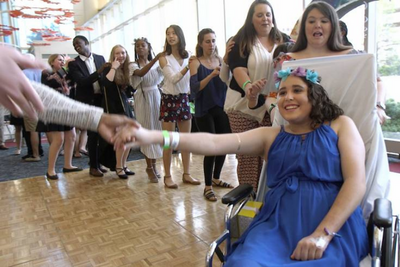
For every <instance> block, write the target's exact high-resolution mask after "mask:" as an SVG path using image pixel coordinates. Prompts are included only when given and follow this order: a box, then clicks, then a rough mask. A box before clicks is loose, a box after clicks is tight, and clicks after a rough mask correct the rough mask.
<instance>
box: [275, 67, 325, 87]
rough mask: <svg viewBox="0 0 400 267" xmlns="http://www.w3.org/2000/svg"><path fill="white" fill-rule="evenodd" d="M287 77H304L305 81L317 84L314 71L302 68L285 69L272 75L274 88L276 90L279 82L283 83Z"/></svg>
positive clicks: (317, 80)
mask: <svg viewBox="0 0 400 267" xmlns="http://www.w3.org/2000/svg"><path fill="white" fill-rule="evenodd" d="M289 76H297V77H305V78H306V80H308V81H310V82H312V83H316V84H318V82H319V78H318V72H316V71H314V70H309V69H306V68H303V67H297V68H295V69H291V68H287V69H285V70H280V71H276V72H275V73H274V80H275V86H276V88H277V89H278V88H279V85H280V84H281V81H285V80H286V79H287V77H289Z"/></svg>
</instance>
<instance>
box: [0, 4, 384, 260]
mask: <svg viewBox="0 0 400 267" xmlns="http://www.w3.org/2000/svg"><path fill="white" fill-rule="evenodd" d="M215 38H216V35H215V33H214V32H213V31H212V30H211V29H203V30H202V31H200V33H199V35H198V43H197V47H196V55H195V56H192V55H190V54H189V52H188V51H187V50H186V49H185V38H184V34H183V31H182V29H181V28H180V27H179V26H177V25H171V26H170V27H168V28H167V30H166V41H165V51H163V52H162V53H160V54H157V55H155V54H154V53H153V51H152V48H151V44H150V43H149V42H148V40H147V39H146V38H139V39H135V62H134V63H133V64H131V62H130V60H129V56H128V53H127V50H126V49H125V48H123V47H122V46H120V45H117V46H115V47H114V48H113V49H112V51H111V55H110V59H109V62H108V63H106V62H105V60H104V58H102V57H101V56H98V55H95V54H93V53H91V52H90V50H89V42H88V41H87V40H86V39H85V38H84V37H82V36H77V37H75V39H74V41H73V44H74V47H75V50H76V51H77V52H78V53H79V56H78V57H77V58H76V59H75V61H72V62H70V63H69V64H68V67H69V70H68V71H69V75H71V77H72V80H73V81H74V82H75V83H76V89H77V90H76V92H77V100H80V101H82V100H83V99H87V102H86V103H87V104H90V105H95V106H98V107H101V108H102V109H103V111H104V112H106V114H103V113H102V111H101V110H100V109H99V108H94V107H89V106H85V105H83V104H80V103H75V102H72V101H71V100H66V99H65V98H61V99H59V98H60V97H59V96H55V95H54V94H51V95H52V96H53V98H57V101H60V103H63V104H59V105H60V106H66V107H71V106H76V110H82V111H83V110H85V112H87V113H88V114H89V115H88V116H89V117H88V119H86V118H82V117H78V116H74V115H75V114H74V113H73V112H72V111H71V110H69V111H68V110H63V109H60V108H59V109H58V112H60V113H65V114H68V113H72V114H70V115H69V116H68V115H66V116H65V117H62V118H60V116H57V117H56V118H55V117H54V116H53V117H52V116H51V115H49V113H50V112H49V110H50V109H51V105H53V104H51V100H46V101H48V102H47V103H46V106H45V107H43V105H42V104H41V102H40V100H39V98H38V96H37V94H35V93H34V92H33V90H31V89H32V88H31V86H30V85H29V84H28V83H27V82H26V81H25V80H23V79H22V80H21V81H19V83H18V84H17V85H15V84H12V83H10V82H9V81H8V80H7V77H3V76H2V80H3V79H5V80H7V82H5V83H3V84H2V85H1V88H0V89H1V90H0V96H1V102H2V104H3V105H4V106H6V107H7V108H8V109H10V110H11V111H12V112H13V113H14V114H16V115H21V113H22V112H21V109H22V110H24V112H25V114H29V113H26V112H27V111H28V112H29V111H31V112H32V109H33V108H35V109H36V110H37V111H38V115H39V118H41V119H43V120H44V121H45V122H46V121H52V122H55V123H60V122H62V123H64V124H66V125H79V126H80V127H81V128H83V129H86V128H88V129H89V130H92V131H93V132H90V131H89V133H91V134H92V135H93V136H92V137H91V136H89V140H90V141H91V142H93V144H95V145H93V147H94V148H95V149H96V150H99V148H101V146H99V141H98V134H97V133H96V131H98V132H99V133H100V135H101V136H102V137H103V138H104V140H106V141H107V142H111V143H113V144H114V149H115V151H116V155H117V158H116V163H115V165H114V167H115V171H116V172H117V174H118V175H119V176H120V177H121V178H125V176H127V175H129V174H131V173H133V172H132V171H130V170H129V169H127V168H126V165H125V164H126V155H127V153H128V152H127V151H128V150H129V147H131V146H134V145H139V146H140V147H141V151H142V152H143V153H144V155H145V157H146V163H147V168H146V172H147V174H148V176H149V180H150V181H151V182H158V179H159V178H160V176H161V175H160V174H159V173H158V171H157V169H156V167H155V166H156V159H157V158H160V157H161V156H162V158H163V162H164V170H165V175H164V184H165V186H166V187H167V188H177V187H178V185H177V184H176V183H175V181H174V179H173V177H172V175H171V172H170V165H171V154H172V150H179V151H181V152H182V161H183V168H184V169H183V175H182V180H183V182H185V183H190V184H194V185H197V184H200V182H199V180H197V179H195V178H194V177H192V176H191V175H190V169H189V156H190V153H191V152H194V153H196V154H203V155H206V156H205V158H204V177H205V188H204V196H205V197H206V199H208V200H210V201H215V200H216V199H217V198H216V196H215V194H214V192H213V190H212V186H221V187H225V188H230V187H232V186H231V185H230V184H228V183H226V182H224V181H222V180H221V179H220V177H219V176H220V173H221V169H222V166H223V162H224V158H225V155H226V154H237V155H238V179H239V183H249V184H251V185H252V186H253V187H254V188H255V189H257V186H258V179H259V175H260V171H261V165H262V162H263V161H268V167H267V173H268V187H269V188H270V191H268V193H267V194H266V196H265V205H264V207H263V208H262V209H261V211H260V213H259V214H258V215H257V216H256V218H255V220H254V222H253V223H252V224H251V225H250V227H249V229H248V230H247V231H246V233H245V234H244V235H243V236H242V237H241V238H240V240H239V241H238V242H237V243H236V244H235V246H234V247H233V249H232V250H231V251H230V252H229V257H228V261H227V263H226V266H282V265H294V266H297V265H299V266H304V263H303V262H302V261H308V262H307V263H306V265H307V266H319V265H321V264H322V265H324V266H325V265H326V266H334V265H335V266H337V265H340V266H357V265H358V263H359V262H360V260H361V259H363V258H364V257H365V256H366V255H367V250H368V241H367V234H366V227H365V223H364V220H363V217H362V212H361V209H360V201H361V199H362V197H363V195H364V193H365V184H366V183H365V168H364V154H365V151H364V145H363V142H362V139H361V137H360V134H359V132H358V130H357V128H356V127H355V125H354V123H353V122H352V120H351V119H350V118H348V117H346V116H345V115H344V114H343V110H342V109H341V108H340V107H338V106H337V105H335V104H334V103H333V102H332V101H331V100H330V99H329V97H328V95H327V93H326V91H325V90H324V88H323V87H322V86H321V85H320V84H319V78H317V77H318V74H317V73H316V72H315V71H313V70H307V69H304V68H301V67H299V68H296V69H284V70H281V68H282V63H283V62H284V61H288V60H301V59H306V58H314V57H329V56H337V55H346V54H352V53H358V52H357V51H356V50H354V49H353V48H352V47H350V46H347V45H345V44H343V42H342V38H341V32H340V28H339V20H338V17H337V14H336V12H335V10H334V9H333V8H332V7H331V6H330V5H329V4H327V3H325V2H312V3H311V4H310V5H309V6H308V7H307V8H306V10H305V11H304V13H303V17H302V20H301V23H300V28H299V34H298V38H297V40H296V41H295V43H294V44H293V40H291V39H290V37H288V36H287V35H286V34H284V33H282V32H281V31H279V29H278V27H277V22H276V20H275V16H274V11H273V7H272V5H271V4H270V3H269V2H268V1H266V0H257V1H254V2H253V3H252V5H251V6H250V8H249V11H248V14H247V17H246V21H245V23H244V25H243V27H242V28H241V29H240V30H239V31H238V33H237V34H236V35H235V36H234V37H233V38H232V39H231V40H230V41H229V42H228V43H227V46H226V54H225V56H224V57H223V58H221V57H220V56H219V55H218V53H217V49H216V46H215ZM289 47H290V48H289ZM288 49H289V50H288ZM277 50H283V51H285V50H288V51H287V52H285V53H281V54H279V55H275V57H274V54H276V53H274V52H276V51H277ZM1 54H2V56H3V57H4V55H3V54H4V53H1ZM7 56H8V57H10V59H8V58H7V59H6V60H2V61H1V63H2V66H1V67H0V68H4V66H3V64H7V60H8V61H12V62H15V63H14V64H11V67H10V71H13V72H18V70H19V68H26V67H27V66H28V67H32V66H33V65H34V63H33V62H28V61H26V62H25V61H24V60H22V56H21V55H15V54H13V53H9V55H7ZM22 62H23V63H22ZM0 70H1V69H0ZM274 71H275V75H274ZM0 73H2V74H4V73H3V72H1V71H0ZM96 83H99V88H98V89H100V90H98V89H96V87H97V86H95V84H96ZM160 84H161V85H160ZM377 84H378V88H377V101H378V103H379V104H377V107H376V108H377V115H378V116H379V119H380V121H381V123H384V121H385V118H386V114H385V109H384V106H383V105H382V104H381V103H384V100H385V93H384V90H383V87H382V86H381V82H380V79H379V78H378V83H377ZM7 85H9V86H11V87H12V88H18V90H15V91H12V90H10V88H8V87H7ZM34 87H35V89H36V90H37V92H38V93H39V95H40V96H41V97H42V98H43V97H44V96H45V95H46V94H45V93H44V92H47V91H46V89H44V88H42V87H40V85H37V84H34ZM132 89H134V90H136V93H135V114H136V119H137V121H134V120H131V119H129V118H131V117H132V114H131V113H130V109H129V106H128V103H127V98H128V97H129V94H130V93H131V92H132ZM159 89H161V90H159ZM160 91H161V92H160ZM80 94H81V95H80ZM2 95H3V96H4V97H3V96H2ZM79 95H80V96H79ZM28 97H29V98H28ZM26 98H28V100H26ZM191 100H194V103H195V112H194V118H195V121H196V124H197V126H198V128H199V130H200V132H201V133H194V134H189V131H190V129H191V119H192V116H193V115H192V114H191V112H190V105H189V102H190V101H191ZM83 102H85V101H83ZM276 109H278V110H279V112H280V115H281V116H282V117H283V118H284V119H285V120H286V121H287V122H288V124H287V125H285V126H283V125H282V126H279V127H271V124H272V123H271V122H272V121H273V119H274V116H273V113H274V111H275V110H276ZM108 113H111V114H113V113H115V114H122V115H124V116H116V115H109V114H108ZM31 114H35V113H34V112H32V113H31ZM88 120H90V121H88ZM84 121H85V122H84ZM85 123H86V124H85ZM262 126H268V127H262ZM176 127H178V129H179V133H177V132H176V131H175V130H176ZM205 132H207V133H205ZM231 132H232V133H231ZM95 135H96V138H97V139H96V138H95V137H94V136H95ZM88 143H89V141H88ZM105 146H107V145H105ZM162 147H163V148H164V150H162V149H161V148H162ZM103 149H104V148H103ZM100 150H101V149H100ZM91 151H93V150H91V148H90V146H89V155H91V168H90V172H91V174H95V172H94V171H95V170H99V168H100V165H99V159H98V157H99V153H98V151H97V152H96V153H97V154H92V152H91ZM92 155H93V160H92ZM326 155H331V156H330V157H327V156H326ZM95 157H97V160H98V161H97V162H95V160H94V158H95ZM104 164H106V163H104ZM69 167H71V168H73V166H69ZM99 172H101V170H99ZM340 237H341V238H340Z"/></svg>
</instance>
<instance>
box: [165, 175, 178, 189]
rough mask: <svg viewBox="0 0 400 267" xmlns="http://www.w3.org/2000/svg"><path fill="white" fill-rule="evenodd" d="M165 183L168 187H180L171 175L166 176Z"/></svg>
mask: <svg viewBox="0 0 400 267" xmlns="http://www.w3.org/2000/svg"><path fill="white" fill-rule="evenodd" d="M164 185H165V187H167V188H172V189H177V188H178V185H177V184H176V183H174V181H173V180H172V177H171V175H167V176H164Z"/></svg>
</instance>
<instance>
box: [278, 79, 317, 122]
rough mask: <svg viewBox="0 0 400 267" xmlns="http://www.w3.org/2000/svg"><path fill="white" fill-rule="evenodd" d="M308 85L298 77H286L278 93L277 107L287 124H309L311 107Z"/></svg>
mask: <svg viewBox="0 0 400 267" xmlns="http://www.w3.org/2000/svg"><path fill="white" fill-rule="evenodd" d="M308 90H309V89H308V85H307V84H306V83H305V82H304V81H303V80H302V79H301V78H299V77H296V76H288V77H287V79H286V80H285V81H282V82H281V84H280V86H279V91H278V107H279V112H280V114H281V115H282V117H283V118H284V119H285V120H287V121H288V122H289V123H296V124H299V123H305V122H306V123H309V122H310V121H311V119H310V113H311V110H312V105H311V103H310V101H309V98H308Z"/></svg>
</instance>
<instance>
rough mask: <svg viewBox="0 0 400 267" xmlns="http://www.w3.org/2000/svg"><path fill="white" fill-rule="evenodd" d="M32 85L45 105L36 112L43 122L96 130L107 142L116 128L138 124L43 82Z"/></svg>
mask: <svg viewBox="0 0 400 267" xmlns="http://www.w3.org/2000/svg"><path fill="white" fill-rule="evenodd" d="M32 85H33V88H34V89H35V90H36V92H37V93H38V95H39V96H40V98H41V99H42V101H43V104H44V106H45V108H44V110H43V111H41V112H39V113H38V116H39V119H40V120H42V121H43V122H45V123H46V122H52V123H59V124H63V125H69V126H75V127H78V128H81V129H88V130H91V131H98V132H99V133H100V135H101V136H102V137H103V138H104V139H105V140H107V141H108V142H111V138H112V137H113V136H114V135H115V133H116V132H117V130H118V128H121V127H123V126H126V125H130V126H136V125H138V124H137V123H136V122H135V121H133V120H131V119H129V118H128V117H126V116H122V115H110V114H105V113H103V109H102V108H98V107H95V106H90V105H86V104H83V103H81V102H78V101H75V100H72V99H71V98H68V97H66V96H64V95H62V94H60V93H57V92H56V91H55V90H53V89H51V88H49V87H47V86H45V85H43V84H40V83H35V82H32Z"/></svg>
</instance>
